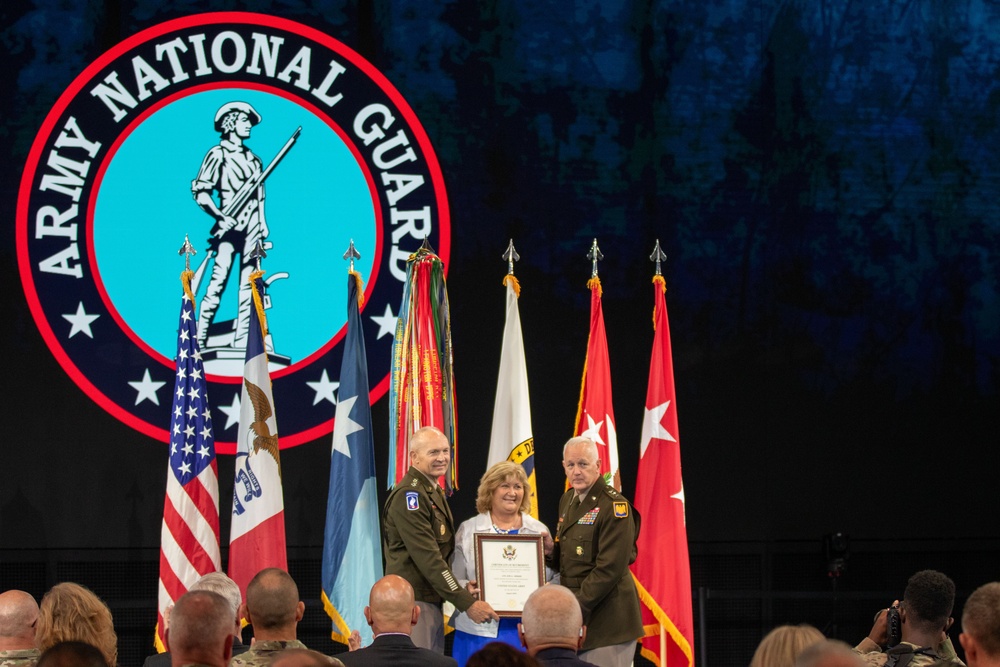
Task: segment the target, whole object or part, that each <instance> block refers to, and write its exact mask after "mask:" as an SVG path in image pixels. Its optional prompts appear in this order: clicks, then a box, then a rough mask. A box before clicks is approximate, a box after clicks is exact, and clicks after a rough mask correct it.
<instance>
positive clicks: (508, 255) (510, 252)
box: [503, 239, 521, 276]
mask: <svg viewBox="0 0 1000 667" xmlns="http://www.w3.org/2000/svg"><path fill="white" fill-rule="evenodd" d="M503 259H504V260H506V261H507V275H508V276H512V275H514V262H519V261H521V256H520V255H518V254H517V251H516V250H514V239H511V240H510V243H508V244H507V250H506V252H504V254H503Z"/></svg>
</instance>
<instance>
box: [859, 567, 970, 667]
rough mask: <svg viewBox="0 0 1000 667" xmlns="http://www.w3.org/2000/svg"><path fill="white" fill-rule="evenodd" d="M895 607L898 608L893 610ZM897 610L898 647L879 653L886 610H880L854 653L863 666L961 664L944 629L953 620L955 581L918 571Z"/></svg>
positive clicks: (883, 640) (884, 633)
mask: <svg viewBox="0 0 1000 667" xmlns="http://www.w3.org/2000/svg"><path fill="white" fill-rule="evenodd" d="M897 605H898V607H897ZM893 606H894V607H897V608H898V609H899V620H900V630H901V641H900V642H899V645H898V646H895V647H893V648H890V649H887V650H886V651H883V650H882V647H883V646H885V645H887V644H888V631H887V621H886V619H887V617H888V613H887V612H888V610H884V611H880V612H879V613H878V615H877V616H876V617H875V625H874V626H873V627H872V631H871V632H870V633H868V636H867V637H865V638H864V639H863V640H862V641H861V643H859V644H858V645H857V646H855V647H854V651H855V652H856V653H858V654H860V655H861V659H862V660H863V661H864V663H865V664H866V665H872V666H873V667H883V665H885V667H929V666H930V665H933V664H935V662H936V661H939V660H945V661H949V662H950V663H951V664H954V665H964V664H965V663H964V662H962V661H961V660H959V659H958V655H957V654H956V653H955V647H954V646H953V645H952V643H951V639H950V638H949V637H948V629H949V628H951V624H952V622H953V621H954V620H955V619H953V618H952V617H951V610H952V608H953V607H954V606H955V582H953V581H952V580H951V579H950V578H949V577H948V576H947V575H944V574H942V573H940V572H937V571H935V570H921V571H920V572H917V573H916V574H914V575H913V576H912V577H910V580H909V581H908V582H907V583H906V589H905V590H904V591H903V600H902V602H899V601H897V602H894V603H893Z"/></svg>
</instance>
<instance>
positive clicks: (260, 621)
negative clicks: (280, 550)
mask: <svg viewBox="0 0 1000 667" xmlns="http://www.w3.org/2000/svg"><path fill="white" fill-rule="evenodd" d="M305 610H306V606H305V603H303V602H302V601H301V600H299V587H298V586H296V585H295V580H294V579H292V577H291V575H289V574H288V573H287V572H285V571H284V570H281V569H279V568H276V567H269V568H266V569H264V570H261V571H260V572H258V573H257V574H256V575H255V576H254V578H253V579H251V580H250V583H249V584H247V602H246V605H244V609H243V610H242V611H243V612H244V614H243V615H244V617H245V618H246V619H247V620H248V621H249V622H250V624H251V625H252V626H253V632H254V637H255V639H256V641H258V642H259V641H261V640H278V641H287V640H289V639H295V637H296V628H297V627H298V623H299V621H301V620H302V616H303V615H304V614H305Z"/></svg>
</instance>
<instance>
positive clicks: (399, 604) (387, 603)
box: [365, 574, 420, 637]
mask: <svg viewBox="0 0 1000 667" xmlns="http://www.w3.org/2000/svg"><path fill="white" fill-rule="evenodd" d="M419 617H420V608H419V607H417V604H416V601H415V600H414V597H413V586H411V585H410V583H409V582H408V581H407V580H406V579H403V578H402V577H400V576H398V575H395V574H388V575H386V576H384V577H382V578H381V579H379V580H378V581H376V582H375V585H374V586H372V590H371V593H370V594H369V596H368V606H367V607H365V620H367V621H368V625H370V626H371V627H372V634H373V635H374V636H376V637H378V636H379V635H381V634H384V633H386V632H396V633H400V634H404V635H408V634H410V631H411V630H412V629H413V626H414V625H416V624H417V619H418V618H419Z"/></svg>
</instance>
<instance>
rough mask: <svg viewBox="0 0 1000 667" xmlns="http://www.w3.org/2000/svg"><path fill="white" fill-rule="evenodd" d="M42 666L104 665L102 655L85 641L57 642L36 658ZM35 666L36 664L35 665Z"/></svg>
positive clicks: (93, 666)
mask: <svg viewBox="0 0 1000 667" xmlns="http://www.w3.org/2000/svg"><path fill="white" fill-rule="evenodd" d="M38 665H41V666H42V667H104V666H105V665H107V663H106V662H105V661H104V655H103V654H102V653H101V652H100V651H98V650H97V648H96V647H94V646H91V645H90V644H88V643H86V642H78V641H68V642H59V643H58V644H56V645H54V646H51V647H49V648H47V649H46V650H45V652H44V653H42V655H41V657H40V658H38ZM36 667H37V666H36Z"/></svg>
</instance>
